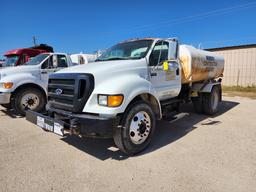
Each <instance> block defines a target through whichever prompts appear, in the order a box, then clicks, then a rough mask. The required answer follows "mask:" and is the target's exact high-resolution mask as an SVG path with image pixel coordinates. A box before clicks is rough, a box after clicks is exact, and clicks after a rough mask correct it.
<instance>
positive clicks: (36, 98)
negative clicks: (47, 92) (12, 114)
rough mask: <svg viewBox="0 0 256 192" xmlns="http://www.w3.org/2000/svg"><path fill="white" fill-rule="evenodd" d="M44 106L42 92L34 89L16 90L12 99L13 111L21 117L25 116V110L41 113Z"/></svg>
mask: <svg viewBox="0 0 256 192" xmlns="http://www.w3.org/2000/svg"><path fill="white" fill-rule="evenodd" d="M45 104H46V98H45V96H44V94H43V93H42V91H40V90H38V89H35V88H24V90H23V89H20V90H18V91H17V92H16V93H15V95H14V98H13V103H12V105H13V108H14V110H15V111H16V112H17V113H18V114H20V115H22V116H25V115H26V110H27V109H30V110H32V111H37V112H41V111H42V110H43V109H44V107H45Z"/></svg>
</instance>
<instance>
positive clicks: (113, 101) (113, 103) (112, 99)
mask: <svg viewBox="0 0 256 192" xmlns="http://www.w3.org/2000/svg"><path fill="white" fill-rule="evenodd" d="M123 99H124V96H123V95H109V96H108V106H109V107H118V106H120V105H121V104H122V102H123Z"/></svg>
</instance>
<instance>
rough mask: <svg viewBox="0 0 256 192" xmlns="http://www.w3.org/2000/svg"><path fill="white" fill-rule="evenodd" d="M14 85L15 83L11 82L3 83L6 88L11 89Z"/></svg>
mask: <svg viewBox="0 0 256 192" xmlns="http://www.w3.org/2000/svg"><path fill="white" fill-rule="evenodd" d="M12 86H13V83H11V82H7V83H3V88H5V89H11V88H12Z"/></svg>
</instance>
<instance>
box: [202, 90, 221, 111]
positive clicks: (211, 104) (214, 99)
mask: <svg viewBox="0 0 256 192" xmlns="http://www.w3.org/2000/svg"><path fill="white" fill-rule="evenodd" d="M220 101H221V88H220V87H219V86H214V87H213V88H212V90H211V93H205V94H204V96H203V110H204V113H205V114H207V115H214V114H215V113H217V112H218V110H219V105H220Z"/></svg>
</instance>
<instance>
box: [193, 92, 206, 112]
mask: <svg viewBox="0 0 256 192" xmlns="http://www.w3.org/2000/svg"><path fill="white" fill-rule="evenodd" d="M191 100H192V103H193V107H194V109H195V112H196V113H202V112H203V93H198V97H192V98H191Z"/></svg>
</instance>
